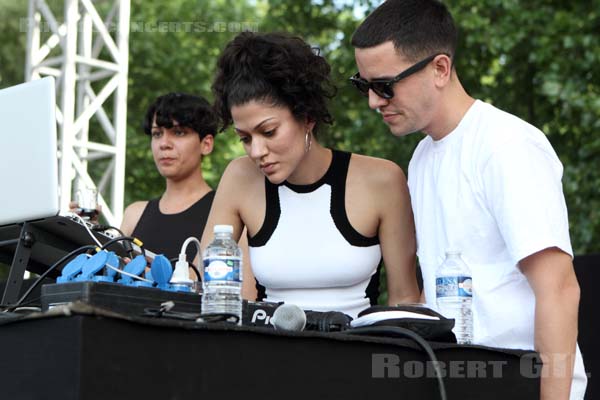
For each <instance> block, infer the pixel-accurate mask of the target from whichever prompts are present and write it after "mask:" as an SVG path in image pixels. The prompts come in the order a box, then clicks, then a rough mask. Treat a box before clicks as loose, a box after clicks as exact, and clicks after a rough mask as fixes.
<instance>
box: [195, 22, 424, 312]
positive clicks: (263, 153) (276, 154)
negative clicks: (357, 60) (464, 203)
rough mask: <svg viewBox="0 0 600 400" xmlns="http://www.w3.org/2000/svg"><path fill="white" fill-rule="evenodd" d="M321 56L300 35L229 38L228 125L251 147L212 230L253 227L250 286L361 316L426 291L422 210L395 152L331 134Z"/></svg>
mask: <svg viewBox="0 0 600 400" xmlns="http://www.w3.org/2000/svg"><path fill="white" fill-rule="evenodd" d="M330 70H331V68H330V66H329V65H328V63H327V61H326V60H325V58H324V57H323V56H321V55H320V54H319V52H316V51H315V50H314V49H313V48H311V46H310V45H308V44H307V43H306V42H304V40H302V39H301V38H299V37H295V36H291V35H288V34H277V33H252V32H243V33H241V34H239V35H237V36H236V37H235V38H234V39H233V40H232V41H231V42H230V43H229V44H228V45H227V46H226V47H225V49H224V50H223V52H222V54H221V56H220V58H219V61H218V62H217V73H216V75H215V80H214V82H213V92H214V98H215V105H214V108H215V110H217V112H218V113H219V116H220V117H221V120H222V121H223V128H225V127H228V126H230V125H233V127H234V129H235V131H236V133H237V135H238V136H239V138H240V141H241V142H242V144H243V146H244V150H245V151H246V153H247V155H248V156H247V157H242V158H238V159H236V160H233V161H232V162H231V163H229V166H228V167H227V169H226V171H225V173H224V174H223V176H222V177H221V181H220V183H219V188H218V190H217V193H216V195H215V202H214V207H213V208H212V210H211V212H210V216H209V219H208V222H207V225H206V228H205V230H204V232H205V234H204V235H203V238H202V243H203V245H206V244H207V243H208V242H209V241H210V240H211V238H212V235H211V232H212V228H213V226H214V225H216V224H228V225H232V226H233V230H234V233H233V237H234V239H236V240H239V238H240V237H241V235H242V232H243V230H244V228H246V229H247V233H248V243H249V250H250V261H251V264H252V265H251V267H250V268H248V263H247V261H248V260H244V264H243V266H244V269H243V295H244V297H245V298H246V299H249V300H254V299H256V297H257V291H256V288H255V277H256V279H257V280H258V283H260V284H262V285H263V286H264V288H265V295H266V300H271V301H284V302H288V303H292V304H296V305H298V306H300V307H301V308H304V309H311V310H315V311H340V312H344V313H346V314H348V315H351V316H353V317H354V316H356V315H357V314H358V313H359V312H360V311H361V310H363V309H364V308H366V307H368V306H369V305H370V304H372V302H375V301H377V300H376V298H377V293H375V292H376V289H377V286H378V285H377V277H378V276H379V275H378V274H379V270H378V268H377V267H378V265H379V261H380V259H381V258H382V257H383V260H384V263H385V270H386V277H387V289H388V303H389V304H391V305H395V304H397V303H402V302H417V301H419V295H420V293H419V288H418V285H417V280H416V266H415V258H416V256H415V250H416V243H415V237H414V222H413V219H412V213H411V206H410V199H409V196H408V187H407V185H406V178H405V176H404V173H403V172H402V170H401V169H400V167H398V166H397V165H396V164H394V163H393V162H391V161H387V160H381V159H377V158H373V157H366V156H361V155H357V154H350V153H343V152H339V151H336V150H332V149H328V148H325V147H324V146H322V145H321V144H320V143H319V140H318V139H317V134H319V135H320V134H321V129H322V128H323V127H324V126H325V125H327V124H331V123H332V122H333V118H332V116H331V114H330V113H329V111H328V109H327V102H328V100H329V99H331V98H332V97H333V96H334V93H335V88H334V87H333V85H332V82H331V80H330V78H329V72H330Z"/></svg>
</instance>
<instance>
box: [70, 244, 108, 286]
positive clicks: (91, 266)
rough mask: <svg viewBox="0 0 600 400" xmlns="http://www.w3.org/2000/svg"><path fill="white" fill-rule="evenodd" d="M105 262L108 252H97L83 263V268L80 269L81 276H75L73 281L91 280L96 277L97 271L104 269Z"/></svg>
mask: <svg viewBox="0 0 600 400" xmlns="http://www.w3.org/2000/svg"><path fill="white" fill-rule="evenodd" d="M107 261H108V252H107V251H99V252H98V253H96V254H94V255H93V256H92V257H90V258H88V259H87V261H86V262H85V263H83V266H82V268H81V274H80V275H79V276H77V277H76V278H75V279H74V280H75V281H77V282H82V281H91V280H93V278H94V275H96V273H97V272H98V271H100V270H101V269H102V268H104V266H105V265H106V262H107Z"/></svg>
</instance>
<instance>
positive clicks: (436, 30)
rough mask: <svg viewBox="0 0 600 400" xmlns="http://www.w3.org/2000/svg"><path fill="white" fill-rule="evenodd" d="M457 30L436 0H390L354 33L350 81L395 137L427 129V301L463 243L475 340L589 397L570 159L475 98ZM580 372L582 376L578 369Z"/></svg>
mask: <svg viewBox="0 0 600 400" xmlns="http://www.w3.org/2000/svg"><path fill="white" fill-rule="evenodd" d="M456 44H457V32H456V28H455V25H454V21H453V19H452V16H451V15H450V13H449V12H448V10H447V8H446V7H445V6H444V5H443V4H442V3H440V2H439V1H436V0H388V1H386V2H384V3H383V4H382V5H380V6H379V7H378V8H377V9H376V10H375V11H373V12H372V13H371V14H370V15H369V16H368V17H367V18H366V19H365V20H364V21H363V23H362V24H361V25H360V26H359V27H358V29H357V30H356V32H355V33H354V35H353V37H352V45H353V46H354V47H355V58H356V64H357V66H358V72H357V73H356V74H355V75H354V76H352V77H351V78H350V81H351V83H352V84H353V85H354V86H355V87H356V88H357V89H358V90H359V92H360V93H361V94H363V95H364V96H366V97H367V99H368V103H369V107H371V108H372V109H374V110H377V111H379V113H380V114H381V116H382V117H383V121H384V122H385V124H387V125H388V127H389V129H390V131H391V132H392V134H394V135H395V136H399V137H400V136H404V135H407V134H410V133H412V132H417V131H421V132H423V133H424V134H426V136H425V138H424V139H423V140H422V141H421V142H420V143H419V145H418V146H417V149H416V150H415V152H414V154H413V157H412V159H411V161H410V165H409V169H408V185H409V189H410V195H411V201H412V208H413V213H414V218H415V227H416V233H417V248H418V250H417V255H418V257H419V264H420V266H421V269H422V272H423V286H424V296H425V300H426V301H427V303H428V304H429V306H430V307H432V308H436V301H435V300H436V299H435V270H436V268H437V267H438V266H439V264H440V263H441V262H442V261H443V260H444V254H445V252H446V251H447V250H449V249H455V250H459V251H460V252H461V254H462V257H463V258H464V259H465V261H466V262H467V264H469V266H470V268H471V272H472V275H473V288H474V291H473V293H474V294H473V316H474V343H476V344H482V345H489V346H494V347H506V348H521V349H536V350H537V351H538V352H540V354H541V356H542V359H543V361H544V366H543V371H542V379H541V381H542V384H541V388H540V390H541V398H542V399H568V398H570V399H583V396H584V393H585V387H586V377H585V371H584V367H583V361H582V358H581V353H580V352H579V348H578V347H577V343H576V340H577V311H578V305H579V285H578V282H577V279H576V277H575V273H574V269H573V263H572V257H573V251H572V248H571V243H570V238H569V224H568V217H567V209H566V204H565V200H564V196H563V193H562V184H561V178H562V165H561V163H560V161H559V159H558V157H557V155H556V153H555V152H554V150H553V149H552V147H551V145H550V143H549V141H548V140H547V139H546V136H545V135H544V134H543V133H542V132H541V131H540V130H538V129H537V128H535V127H533V126H531V125H530V124H528V123H526V122H525V121H523V120H520V119H519V118H517V117H515V116H513V115H510V114H508V113H506V112H504V111H501V110H499V109H497V108H495V107H493V106H492V105H490V104H486V103H484V102H482V101H480V100H475V99H473V98H472V97H471V96H469V95H468V94H467V92H466V91H465V90H464V88H463V87H462V85H461V83H460V80H459V79H458V75H457V71H456V69H455V67H454V55H455V52H456ZM573 371H574V372H573Z"/></svg>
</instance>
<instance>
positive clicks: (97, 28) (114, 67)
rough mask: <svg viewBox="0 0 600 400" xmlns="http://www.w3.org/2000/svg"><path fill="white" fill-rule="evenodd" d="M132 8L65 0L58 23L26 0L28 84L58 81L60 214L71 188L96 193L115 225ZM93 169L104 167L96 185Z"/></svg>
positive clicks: (40, 2)
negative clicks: (95, 130) (94, 124)
mask: <svg viewBox="0 0 600 400" xmlns="http://www.w3.org/2000/svg"><path fill="white" fill-rule="evenodd" d="M97 8H101V9H102V10H104V11H105V12H103V14H105V16H104V17H101V15H100V14H101V13H102V12H99V10H98V9H97ZM129 9H130V0H96V1H94V0H64V12H63V13H64V17H63V18H62V22H59V20H58V19H57V18H56V17H55V14H54V13H53V10H51V8H50V7H49V6H48V4H47V3H46V0H29V11H28V29H27V60H26V66H25V79H26V80H33V79H39V78H40V77H42V76H47V75H51V76H54V77H55V78H56V85H57V88H56V89H57V91H56V92H57V109H56V111H57V113H56V115H57V122H58V127H59V138H58V139H59V152H58V156H59V160H60V162H59V184H60V189H61V190H60V207H61V210H67V209H68V206H69V201H70V200H71V199H72V198H73V196H72V195H73V192H74V189H75V190H77V189H79V188H82V187H92V188H97V189H98V202H99V204H100V205H101V206H102V213H103V215H104V217H105V218H106V220H107V222H108V223H109V224H110V225H113V226H115V225H117V224H119V223H120V221H121V218H122V215H123V202H124V186H125V147H126V140H125V139H126V114H127V73H128V61H129V46H128V41H129ZM42 41H43V42H42ZM95 89H96V90H95ZM98 89H99V90H98ZM111 96H112V107H105V106H109V105H110V101H109V98H110V97H111ZM92 117H95V118H96V119H97V121H98V123H99V126H100V127H101V131H102V133H103V134H95V135H94V138H95V139H96V141H91V140H90V138H89V133H90V120H91V118H92ZM96 136H99V137H98V138H96ZM102 161H103V162H102ZM107 161H108V162H107ZM95 163H99V165H101V166H102V168H104V171H103V174H102V175H101V176H100V177H99V178H98V177H97V178H96V180H94V179H93V178H92V177H91V176H90V174H89V173H88V168H89V167H90V165H91V164H92V165H93V164H95ZM94 167H95V165H94ZM107 193H108V194H109V195H106V194H107ZM103 194H105V195H103ZM105 196H106V197H105ZM108 198H110V202H107V201H106V200H107V199H108Z"/></svg>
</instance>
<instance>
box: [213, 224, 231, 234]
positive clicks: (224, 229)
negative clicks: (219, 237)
mask: <svg viewBox="0 0 600 400" xmlns="http://www.w3.org/2000/svg"><path fill="white" fill-rule="evenodd" d="M213 233H233V226H231V225H215V227H214V228H213Z"/></svg>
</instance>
